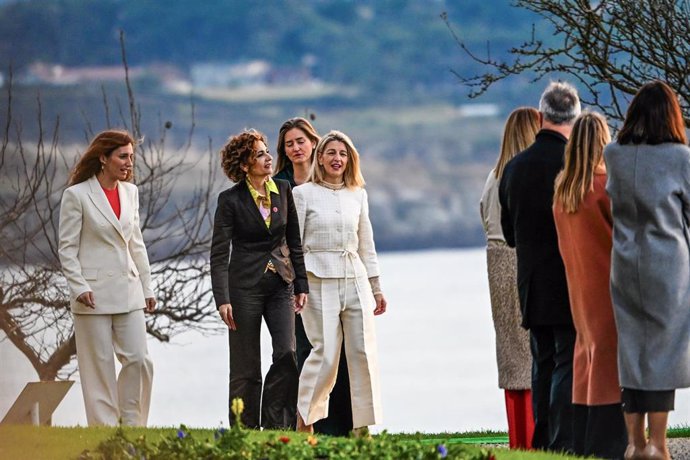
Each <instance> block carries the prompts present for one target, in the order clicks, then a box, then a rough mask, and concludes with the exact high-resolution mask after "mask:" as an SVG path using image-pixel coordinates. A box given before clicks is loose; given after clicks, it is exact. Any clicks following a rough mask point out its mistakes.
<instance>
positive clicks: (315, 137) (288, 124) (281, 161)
mask: <svg viewBox="0 0 690 460" xmlns="http://www.w3.org/2000/svg"><path fill="white" fill-rule="evenodd" d="M293 128H297V129H300V130H302V132H303V133H304V135H305V136H307V137H308V138H309V140H310V141H311V143H312V144H314V150H316V144H318V143H319V140H320V137H319V133H317V132H316V129H314V126H312V124H311V123H309V121H308V120H307V119H306V118H302V117H295V118H290V119H289V120H286V121H285V123H283V126H281V127H280V131H278V143H277V145H276V152H277V154H278V160H277V163H276V172H280V171H282V170H283V168H285V166H286V165H287V164H288V163H290V159H289V158H288V156H287V153H285V135H286V134H287V132H288V131H290V130H291V129H293ZM313 160H314V152H313V151H312V155H311V158H310V159H309V161H313Z"/></svg>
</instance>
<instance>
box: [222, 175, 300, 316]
mask: <svg viewBox="0 0 690 460" xmlns="http://www.w3.org/2000/svg"><path fill="white" fill-rule="evenodd" d="M275 183H276V185H277V186H278V190H279V191H280V194H278V195H276V194H275V193H271V225H270V228H267V227H266V222H265V221H264V219H263V217H261V213H260V212H259V208H258V207H257V206H256V203H255V202H254V200H253V199H252V196H251V193H250V192H249V188H248V187H247V183H246V182H245V181H240V182H238V183H237V184H236V185H234V186H233V187H232V188H230V189H228V190H225V191H224V192H221V194H220V195H219V196H218V207H217V208H216V214H215V218H214V222H213V241H212V244H211V285H212V288H213V297H214V299H215V302H216V306H217V307H219V306H220V305H223V304H226V303H230V292H229V291H230V289H232V288H251V287H253V286H255V285H256V284H257V283H258V282H259V280H260V279H261V277H262V276H263V274H264V272H265V270H266V265H267V264H268V261H269V260H273V264H274V265H275V267H276V271H277V273H278V274H279V275H280V276H281V277H282V278H283V279H284V280H285V282H287V283H294V292H295V294H300V293H303V292H309V287H308V285H307V272H306V269H305V267H304V255H303V253H302V242H301V240H300V232H299V221H298V220H297V211H296V210H295V202H294V201H293V198H292V190H291V188H290V184H289V183H288V182H286V181H283V180H276V181H275ZM231 243H232V251H230V244H231ZM228 258H229V259H230V263H229V264H228Z"/></svg>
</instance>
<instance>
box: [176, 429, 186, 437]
mask: <svg viewBox="0 0 690 460" xmlns="http://www.w3.org/2000/svg"><path fill="white" fill-rule="evenodd" d="M185 436H186V435H185V432H184V431H182V430H177V437H178V438H179V439H182V438H184V437H185Z"/></svg>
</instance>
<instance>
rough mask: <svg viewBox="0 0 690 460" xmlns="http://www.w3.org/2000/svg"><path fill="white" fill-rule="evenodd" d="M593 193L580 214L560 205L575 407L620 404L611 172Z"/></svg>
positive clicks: (599, 176) (560, 241)
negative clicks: (572, 341)
mask: <svg viewBox="0 0 690 460" xmlns="http://www.w3.org/2000/svg"><path fill="white" fill-rule="evenodd" d="M592 185H593V190H592V191H590V192H589V193H587V194H586V195H585V199H584V200H583V202H582V203H580V206H579V208H578V210H577V212H574V213H566V212H565V210H564V209H563V206H562V205H561V203H558V202H557V203H554V207H553V215H554V220H555V222H556V231H557V232H558V248H559V250H560V251H561V257H563V263H564V265H565V275H566V279H567V280H568V296H569V298H570V308H571V311H572V314H573V323H574V324H575V330H576V331H577V336H576V339H575V352H574V356H573V403H575V404H583V405H587V406H597V405H604V404H616V403H620V394H621V393H620V385H619V383H618V365H617V363H616V361H617V354H616V349H617V338H616V324H615V321H614V318H613V306H612V305H611V296H610V295H609V274H610V271H611V231H612V225H613V222H612V219H611V205H610V202H609V198H608V196H607V195H606V189H605V187H606V173H605V171H604V170H603V168H602V170H601V171H599V173H598V174H595V176H594V181H593V184H592Z"/></svg>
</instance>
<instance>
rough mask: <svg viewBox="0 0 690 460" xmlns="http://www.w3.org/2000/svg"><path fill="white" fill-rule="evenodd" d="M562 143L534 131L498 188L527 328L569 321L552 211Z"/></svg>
mask: <svg viewBox="0 0 690 460" xmlns="http://www.w3.org/2000/svg"><path fill="white" fill-rule="evenodd" d="M566 142H567V139H566V138H565V137H563V136H562V135H561V134H559V133H557V132H555V131H551V130H546V129H542V130H541V131H539V133H537V138H536V140H535V141H534V144H532V145H531V146H529V147H528V148H527V149H526V150H524V151H523V152H521V153H519V154H517V155H516V156H515V158H513V159H512V160H510V161H509V162H508V164H507V165H506V168H505V170H504V172H503V176H502V177H501V183H500V185H499V189H498V198H499V201H500V203H501V227H502V229H503V235H504V236H505V239H506V242H507V243H508V245H509V246H511V247H514V248H515V249H516V252H517V262H518V269H517V282H518V294H519V297H520V307H521V309H522V326H523V327H525V328H527V329H529V328H530V327H532V326H557V325H572V323H573V319H572V316H571V314H570V303H569V300H568V284H567V281H566V278H565V267H564V266H563V259H561V254H560V252H559V251H558V235H557V234H556V225H555V224H554V220H553V210H552V203H553V190H554V181H555V179H556V176H557V175H558V172H559V171H560V170H561V168H562V167H563V154H564V152H565V144H566Z"/></svg>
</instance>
